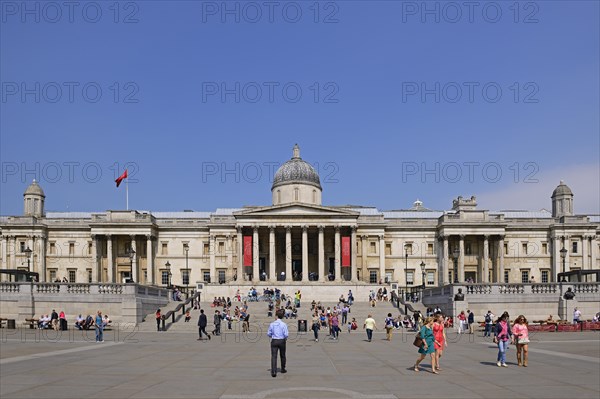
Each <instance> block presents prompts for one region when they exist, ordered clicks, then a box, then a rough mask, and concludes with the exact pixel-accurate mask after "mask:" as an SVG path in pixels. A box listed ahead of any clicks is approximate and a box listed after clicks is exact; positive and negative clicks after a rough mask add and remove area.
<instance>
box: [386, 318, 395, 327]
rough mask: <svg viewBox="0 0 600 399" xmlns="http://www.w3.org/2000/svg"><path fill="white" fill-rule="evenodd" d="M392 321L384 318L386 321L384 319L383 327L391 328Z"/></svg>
mask: <svg viewBox="0 0 600 399" xmlns="http://www.w3.org/2000/svg"><path fill="white" fill-rule="evenodd" d="M393 320H394V319H392V318H391V317H386V319H385V326H386V327H391V326H392V322H393Z"/></svg>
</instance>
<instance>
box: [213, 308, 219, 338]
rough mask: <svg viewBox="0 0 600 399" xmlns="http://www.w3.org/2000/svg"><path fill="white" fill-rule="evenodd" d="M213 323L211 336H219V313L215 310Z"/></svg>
mask: <svg viewBox="0 0 600 399" xmlns="http://www.w3.org/2000/svg"><path fill="white" fill-rule="evenodd" d="M213 323H214V325H215V329H214V330H213V331H212V335H217V336H218V335H221V312H219V311H218V310H215V315H214V317H213Z"/></svg>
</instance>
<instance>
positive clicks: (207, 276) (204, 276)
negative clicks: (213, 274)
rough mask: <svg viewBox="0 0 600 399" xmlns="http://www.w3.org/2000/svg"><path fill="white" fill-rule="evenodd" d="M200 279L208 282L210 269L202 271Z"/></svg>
mask: <svg viewBox="0 0 600 399" xmlns="http://www.w3.org/2000/svg"><path fill="white" fill-rule="evenodd" d="M202 279H203V280H204V282H206V283H208V282H210V271H204V272H203V273H202Z"/></svg>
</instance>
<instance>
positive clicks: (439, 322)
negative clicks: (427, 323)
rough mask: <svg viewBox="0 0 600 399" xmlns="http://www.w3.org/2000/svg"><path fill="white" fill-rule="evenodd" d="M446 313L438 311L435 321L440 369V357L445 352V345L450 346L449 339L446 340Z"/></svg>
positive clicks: (436, 346)
mask: <svg viewBox="0 0 600 399" xmlns="http://www.w3.org/2000/svg"><path fill="white" fill-rule="evenodd" d="M444 321H445V318H444V315H443V314H441V313H438V314H437V315H436V316H435V322H434V323H433V337H434V340H435V342H434V346H435V359H436V361H435V364H436V368H437V369H438V370H441V368H440V358H441V357H442V354H443V353H444V346H446V347H448V341H447V340H446V330H445V329H444Z"/></svg>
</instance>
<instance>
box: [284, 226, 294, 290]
mask: <svg viewBox="0 0 600 399" xmlns="http://www.w3.org/2000/svg"><path fill="white" fill-rule="evenodd" d="M292 277H293V276H292V226H285V279H286V280H287V281H291V280H292Z"/></svg>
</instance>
